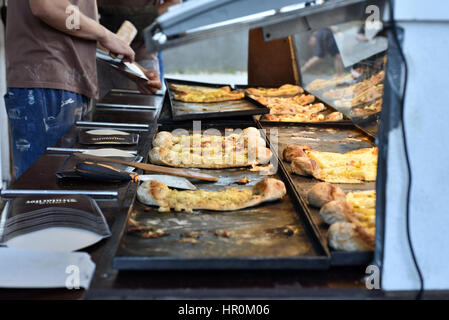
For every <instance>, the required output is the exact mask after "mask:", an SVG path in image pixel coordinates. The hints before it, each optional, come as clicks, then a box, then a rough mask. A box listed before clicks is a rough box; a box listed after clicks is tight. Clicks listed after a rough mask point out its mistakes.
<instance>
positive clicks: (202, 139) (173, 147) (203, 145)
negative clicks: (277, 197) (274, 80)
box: [149, 127, 272, 169]
mask: <svg viewBox="0 0 449 320" xmlns="http://www.w3.org/2000/svg"><path fill="white" fill-rule="evenodd" d="M149 156H150V161H151V162H152V163H154V164H159V165H166V166H171V167H180V168H203V169H224V168H239V167H248V166H252V165H257V164H267V163H268V162H269V161H270V160H271V158H272V153H271V151H270V149H268V148H267V147H266V142H265V140H264V139H263V138H262V137H261V136H260V133H259V131H258V130H257V129H256V128H253V127H250V128H246V129H244V130H243V131H242V132H241V133H232V134H229V135H226V136H214V135H204V134H193V135H179V136H176V135H173V134H171V133H170V132H166V131H162V132H159V133H158V134H157V135H156V137H155V138H154V140H153V149H152V150H151V151H150V154H149Z"/></svg>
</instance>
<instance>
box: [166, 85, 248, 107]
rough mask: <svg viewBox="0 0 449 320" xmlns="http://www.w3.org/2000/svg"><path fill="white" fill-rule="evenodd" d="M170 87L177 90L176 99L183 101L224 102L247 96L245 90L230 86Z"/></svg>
mask: <svg viewBox="0 0 449 320" xmlns="http://www.w3.org/2000/svg"><path fill="white" fill-rule="evenodd" d="M170 89H171V90H173V91H175V94H174V98H175V100H179V101H183V102H197V103H202V102H223V101H232V100H241V99H243V98H244V97H245V93H244V92H242V91H237V90H235V91H232V90H231V88H230V87H229V86H226V87H221V88H210V87H201V86H187V85H176V84H171V85H170Z"/></svg>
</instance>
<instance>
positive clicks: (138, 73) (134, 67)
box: [125, 62, 150, 80]
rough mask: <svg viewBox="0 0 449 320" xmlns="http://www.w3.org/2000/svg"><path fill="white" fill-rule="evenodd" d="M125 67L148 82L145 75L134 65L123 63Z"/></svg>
mask: <svg viewBox="0 0 449 320" xmlns="http://www.w3.org/2000/svg"><path fill="white" fill-rule="evenodd" d="M125 65H126V66H127V67H128V68H129V69H131V70H132V71H133V72H134V73H136V74H137V75H138V76H139V77H141V78H143V79H145V80H150V79H148V77H147V76H146V75H145V73H143V71H142V70H140V68H139V67H138V66H136V65H135V64H134V63H130V62H125Z"/></svg>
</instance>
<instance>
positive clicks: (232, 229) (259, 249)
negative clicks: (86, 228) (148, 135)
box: [113, 126, 329, 270]
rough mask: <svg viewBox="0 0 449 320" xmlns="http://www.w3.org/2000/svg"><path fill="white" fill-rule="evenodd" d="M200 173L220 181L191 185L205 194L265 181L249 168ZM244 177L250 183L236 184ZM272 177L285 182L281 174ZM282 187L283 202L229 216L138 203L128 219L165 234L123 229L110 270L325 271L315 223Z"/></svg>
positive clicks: (323, 251) (325, 258) (324, 250)
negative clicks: (154, 235)
mask: <svg viewBox="0 0 449 320" xmlns="http://www.w3.org/2000/svg"><path fill="white" fill-rule="evenodd" d="M209 127H210V126H209ZM216 128H217V129H220V127H218V126H217V127H216ZM243 128H245V127H242V129H243ZM172 129H173V128H166V127H165V128H164V127H162V128H161V129H160V130H161V131H162V130H172ZM186 129H188V128H186ZM221 129H223V127H221ZM201 171H202V172H204V173H208V174H214V175H216V176H218V177H219V181H218V182H217V183H215V184H214V183H205V182H195V181H194V184H195V185H197V186H198V187H199V188H201V189H205V190H222V189H223V187H226V186H229V187H241V188H251V187H252V186H253V185H254V184H256V183H257V182H258V181H260V180H262V179H264V178H265V177H266V176H262V175H260V174H259V173H258V172H251V171H249V169H248V168H239V169H226V170H221V169H220V170H201ZM244 177H248V179H249V180H250V183H248V184H247V185H245V186H238V185H237V184H235V183H234V182H236V181H238V180H240V179H242V178H244ZM275 177H276V178H278V179H281V180H284V182H285V177H284V176H283V171H282V170H278V176H275ZM285 185H286V188H287V190H288V193H289V195H287V196H286V197H284V198H283V199H282V200H279V201H276V202H271V203H264V204H262V205H259V206H256V207H252V208H247V209H243V210H239V211H230V212H214V211H205V210H195V211H194V213H185V212H183V213H179V212H170V213H160V212H158V211H157V208H155V207H148V206H146V205H144V204H141V203H139V202H138V200H136V201H135V202H134V204H133V205H132V207H131V208H130V217H131V218H132V219H134V220H135V221H137V222H138V223H139V224H140V225H142V226H145V227H149V228H152V227H153V228H154V229H162V230H163V231H164V232H166V233H168V235H166V236H163V237H160V238H156V239H144V238H142V237H140V236H139V234H136V233H127V230H126V229H125V230H123V235H122V238H121V241H120V244H119V247H118V249H117V252H116V255H115V257H114V262H113V266H114V268H116V269H122V270H185V269H209V270H210V269H216V270H221V269H326V268H328V267H329V253H328V250H327V248H325V247H324V245H323V243H322V242H321V241H320V237H319V235H318V234H317V232H316V230H315V229H314V226H313V223H312V222H311V221H309V220H307V218H306V217H304V216H303V215H302V214H301V212H300V210H301V209H300V208H299V206H298V205H299V202H298V201H297V199H295V198H294V197H295V193H294V190H293V189H292V188H291V186H290V185H289V184H288V183H285ZM223 232H225V234H223ZM189 233H191V234H189ZM226 234H229V237H227V236H226Z"/></svg>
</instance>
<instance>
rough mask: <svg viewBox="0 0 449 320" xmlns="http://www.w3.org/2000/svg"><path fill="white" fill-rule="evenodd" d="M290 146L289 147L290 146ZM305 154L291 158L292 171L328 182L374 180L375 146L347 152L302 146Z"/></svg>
mask: <svg viewBox="0 0 449 320" xmlns="http://www.w3.org/2000/svg"><path fill="white" fill-rule="evenodd" d="M290 148H291V147H290ZM303 148H304V152H305V155H306V156H301V157H298V158H294V159H292V160H291V162H292V170H293V172H294V173H296V174H299V175H302V176H313V177H314V178H315V179H318V180H322V181H325V182H329V183H363V182H364V181H376V175H377V154H378V149H377V148H366V149H360V150H355V151H351V152H347V153H335V152H319V151H315V150H313V149H311V148H309V147H303Z"/></svg>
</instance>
